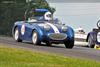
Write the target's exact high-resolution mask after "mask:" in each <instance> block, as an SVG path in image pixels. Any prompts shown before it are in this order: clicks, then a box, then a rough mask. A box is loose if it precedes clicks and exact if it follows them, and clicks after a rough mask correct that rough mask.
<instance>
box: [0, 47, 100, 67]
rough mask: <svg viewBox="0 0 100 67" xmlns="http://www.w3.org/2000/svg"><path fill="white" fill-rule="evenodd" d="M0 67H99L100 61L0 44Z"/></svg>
mask: <svg viewBox="0 0 100 67" xmlns="http://www.w3.org/2000/svg"><path fill="white" fill-rule="evenodd" d="M0 67H100V62H97V61H93V60H84V59H76V58H68V57H63V56H57V55H50V54H46V53H42V52H35V51H28V50H23V49H15V48H8V47H4V46H0Z"/></svg>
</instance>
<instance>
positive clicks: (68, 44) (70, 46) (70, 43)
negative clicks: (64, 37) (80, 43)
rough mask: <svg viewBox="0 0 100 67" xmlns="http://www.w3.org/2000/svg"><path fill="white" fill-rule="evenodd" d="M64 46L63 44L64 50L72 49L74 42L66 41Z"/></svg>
mask: <svg viewBox="0 0 100 67" xmlns="http://www.w3.org/2000/svg"><path fill="white" fill-rule="evenodd" d="M64 44H65V47H66V48H69V49H72V48H73V47H74V40H72V41H66V42H64Z"/></svg>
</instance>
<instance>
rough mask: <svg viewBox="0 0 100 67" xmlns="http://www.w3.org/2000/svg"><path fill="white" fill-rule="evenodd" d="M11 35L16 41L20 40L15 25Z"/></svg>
mask: <svg viewBox="0 0 100 67" xmlns="http://www.w3.org/2000/svg"><path fill="white" fill-rule="evenodd" d="M13 37H14V39H15V41H16V42H22V40H21V39H20V34H19V31H18V27H16V28H15V29H14V34H13Z"/></svg>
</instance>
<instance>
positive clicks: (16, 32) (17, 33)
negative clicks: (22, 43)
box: [14, 29, 19, 40]
mask: <svg viewBox="0 0 100 67" xmlns="http://www.w3.org/2000/svg"><path fill="white" fill-rule="evenodd" d="M18 36H19V32H18V29H16V30H15V36H14V37H15V40H18Z"/></svg>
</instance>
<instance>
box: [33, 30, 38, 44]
mask: <svg viewBox="0 0 100 67" xmlns="http://www.w3.org/2000/svg"><path fill="white" fill-rule="evenodd" d="M32 42H33V44H34V45H39V44H40V41H39V38H38V33H37V31H36V30H34V31H33V34H32Z"/></svg>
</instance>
